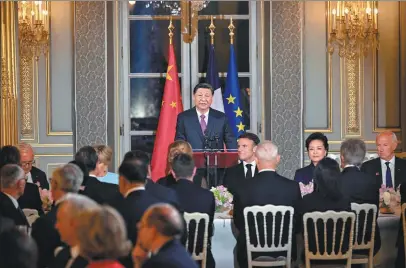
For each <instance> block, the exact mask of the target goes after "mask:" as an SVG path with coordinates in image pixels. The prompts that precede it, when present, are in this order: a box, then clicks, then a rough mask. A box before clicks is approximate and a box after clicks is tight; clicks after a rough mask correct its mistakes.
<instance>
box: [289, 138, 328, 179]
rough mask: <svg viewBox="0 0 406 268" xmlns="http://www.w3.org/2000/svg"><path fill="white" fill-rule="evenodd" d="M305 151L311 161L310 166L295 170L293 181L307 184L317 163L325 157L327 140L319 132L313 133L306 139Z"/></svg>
mask: <svg viewBox="0 0 406 268" xmlns="http://www.w3.org/2000/svg"><path fill="white" fill-rule="evenodd" d="M306 150H307V154H308V155H309V159H310V161H311V163H310V165H308V166H306V167H304V168H300V169H298V170H296V173H295V178H294V180H295V181H297V182H301V183H303V184H305V185H306V184H309V183H310V182H311V181H312V180H313V172H314V168H315V167H316V166H317V164H318V162H319V161H320V160H322V159H323V158H324V157H326V156H327V153H328V140H327V137H326V136H324V134H323V133H321V132H314V133H312V134H310V136H309V137H308V138H307V139H306Z"/></svg>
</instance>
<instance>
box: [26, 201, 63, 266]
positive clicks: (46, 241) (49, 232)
mask: <svg viewBox="0 0 406 268" xmlns="http://www.w3.org/2000/svg"><path fill="white" fill-rule="evenodd" d="M58 207H59V204H58V205H57V206H54V207H52V209H51V211H49V212H48V213H47V214H45V215H42V216H41V217H40V218H38V219H37V220H36V221H35V222H34V223H33V224H32V230H31V236H32V238H33V239H34V240H35V242H36V243H37V246H38V268H45V267H48V265H49V264H50V263H51V262H52V260H53V258H54V251H55V249H56V248H57V247H58V246H61V245H62V244H63V243H62V242H61V237H60V236H59V232H58V231H57V230H56V229H55V223H56V214H57V211H58Z"/></svg>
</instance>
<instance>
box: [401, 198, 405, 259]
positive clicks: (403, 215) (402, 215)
mask: <svg viewBox="0 0 406 268" xmlns="http://www.w3.org/2000/svg"><path fill="white" fill-rule="evenodd" d="M401 217H402V228H403V244H404V245H405V263H406V203H404V204H403V205H402V213H401Z"/></svg>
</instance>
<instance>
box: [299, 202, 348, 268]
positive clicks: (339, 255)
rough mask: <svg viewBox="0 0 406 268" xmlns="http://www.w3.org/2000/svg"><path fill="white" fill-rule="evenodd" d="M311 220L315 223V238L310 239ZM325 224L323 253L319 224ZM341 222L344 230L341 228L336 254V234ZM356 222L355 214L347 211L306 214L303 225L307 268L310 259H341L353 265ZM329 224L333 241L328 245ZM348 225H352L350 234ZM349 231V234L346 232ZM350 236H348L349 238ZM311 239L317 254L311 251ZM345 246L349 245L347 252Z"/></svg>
mask: <svg viewBox="0 0 406 268" xmlns="http://www.w3.org/2000/svg"><path fill="white" fill-rule="evenodd" d="M309 220H311V221H313V227H314V237H309V228H308V221H309ZM320 221H321V222H322V223H323V226H322V227H323V233H324V236H323V238H324V240H323V244H324V245H323V248H324V252H323V253H322V252H321V249H320V248H321V247H320V244H319V241H320V240H319V239H320V237H319V233H318V228H317V227H318V223H319V222H320ZM339 222H341V224H342V228H341V233H340V237H339V240H338V241H339V245H338V251H337V252H336V251H335V249H337V244H336V233H337V225H338V224H337V223H339ZM354 222H355V215H354V213H353V212H347V211H341V212H336V211H332V210H329V211H326V212H310V213H306V214H304V215H303V224H304V240H305V259H306V267H310V259H314V260H323V259H324V260H326V259H328V260H340V259H346V260H347V265H348V264H351V258H352V241H353V238H354ZM328 223H332V224H333V225H332V227H333V230H332V232H333V233H332V239H331V240H330V241H329V242H331V243H330V244H327V241H328V239H327V233H328V232H327V225H328ZM348 223H349V224H350V226H349V227H350V232H349V234H348V229H347V230H346V227H348ZM346 231H347V232H346ZM347 235H348V236H347ZM309 238H311V239H314V241H315V244H316V253H313V252H312V251H310V249H309ZM329 245H331V252H329V251H328V248H329ZM343 245H348V250H346V251H345V249H344V248H343Z"/></svg>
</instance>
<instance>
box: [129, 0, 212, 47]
mask: <svg viewBox="0 0 406 268" xmlns="http://www.w3.org/2000/svg"><path fill="white" fill-rule="evenodd" d="M135 2H136V1H129V4H130V5H134V4H135ZM209 2H210V1H200V0H181V1H179V2H175V1H147V2H145V7H146V8H150V7H151V8H153V9H161V10H165V11H170V13H171V15H173V16H178V15H180V16H181V24H182V26H181V27H182V36H183V41H184V42H186V43H191V42H192V41H193V39H194V37H195V35H196V33H197V27H198V23H197V22H198V12H199V11H201V10H203V9H204V8H206V7H207V5H208V3H209Z"/></svg>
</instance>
